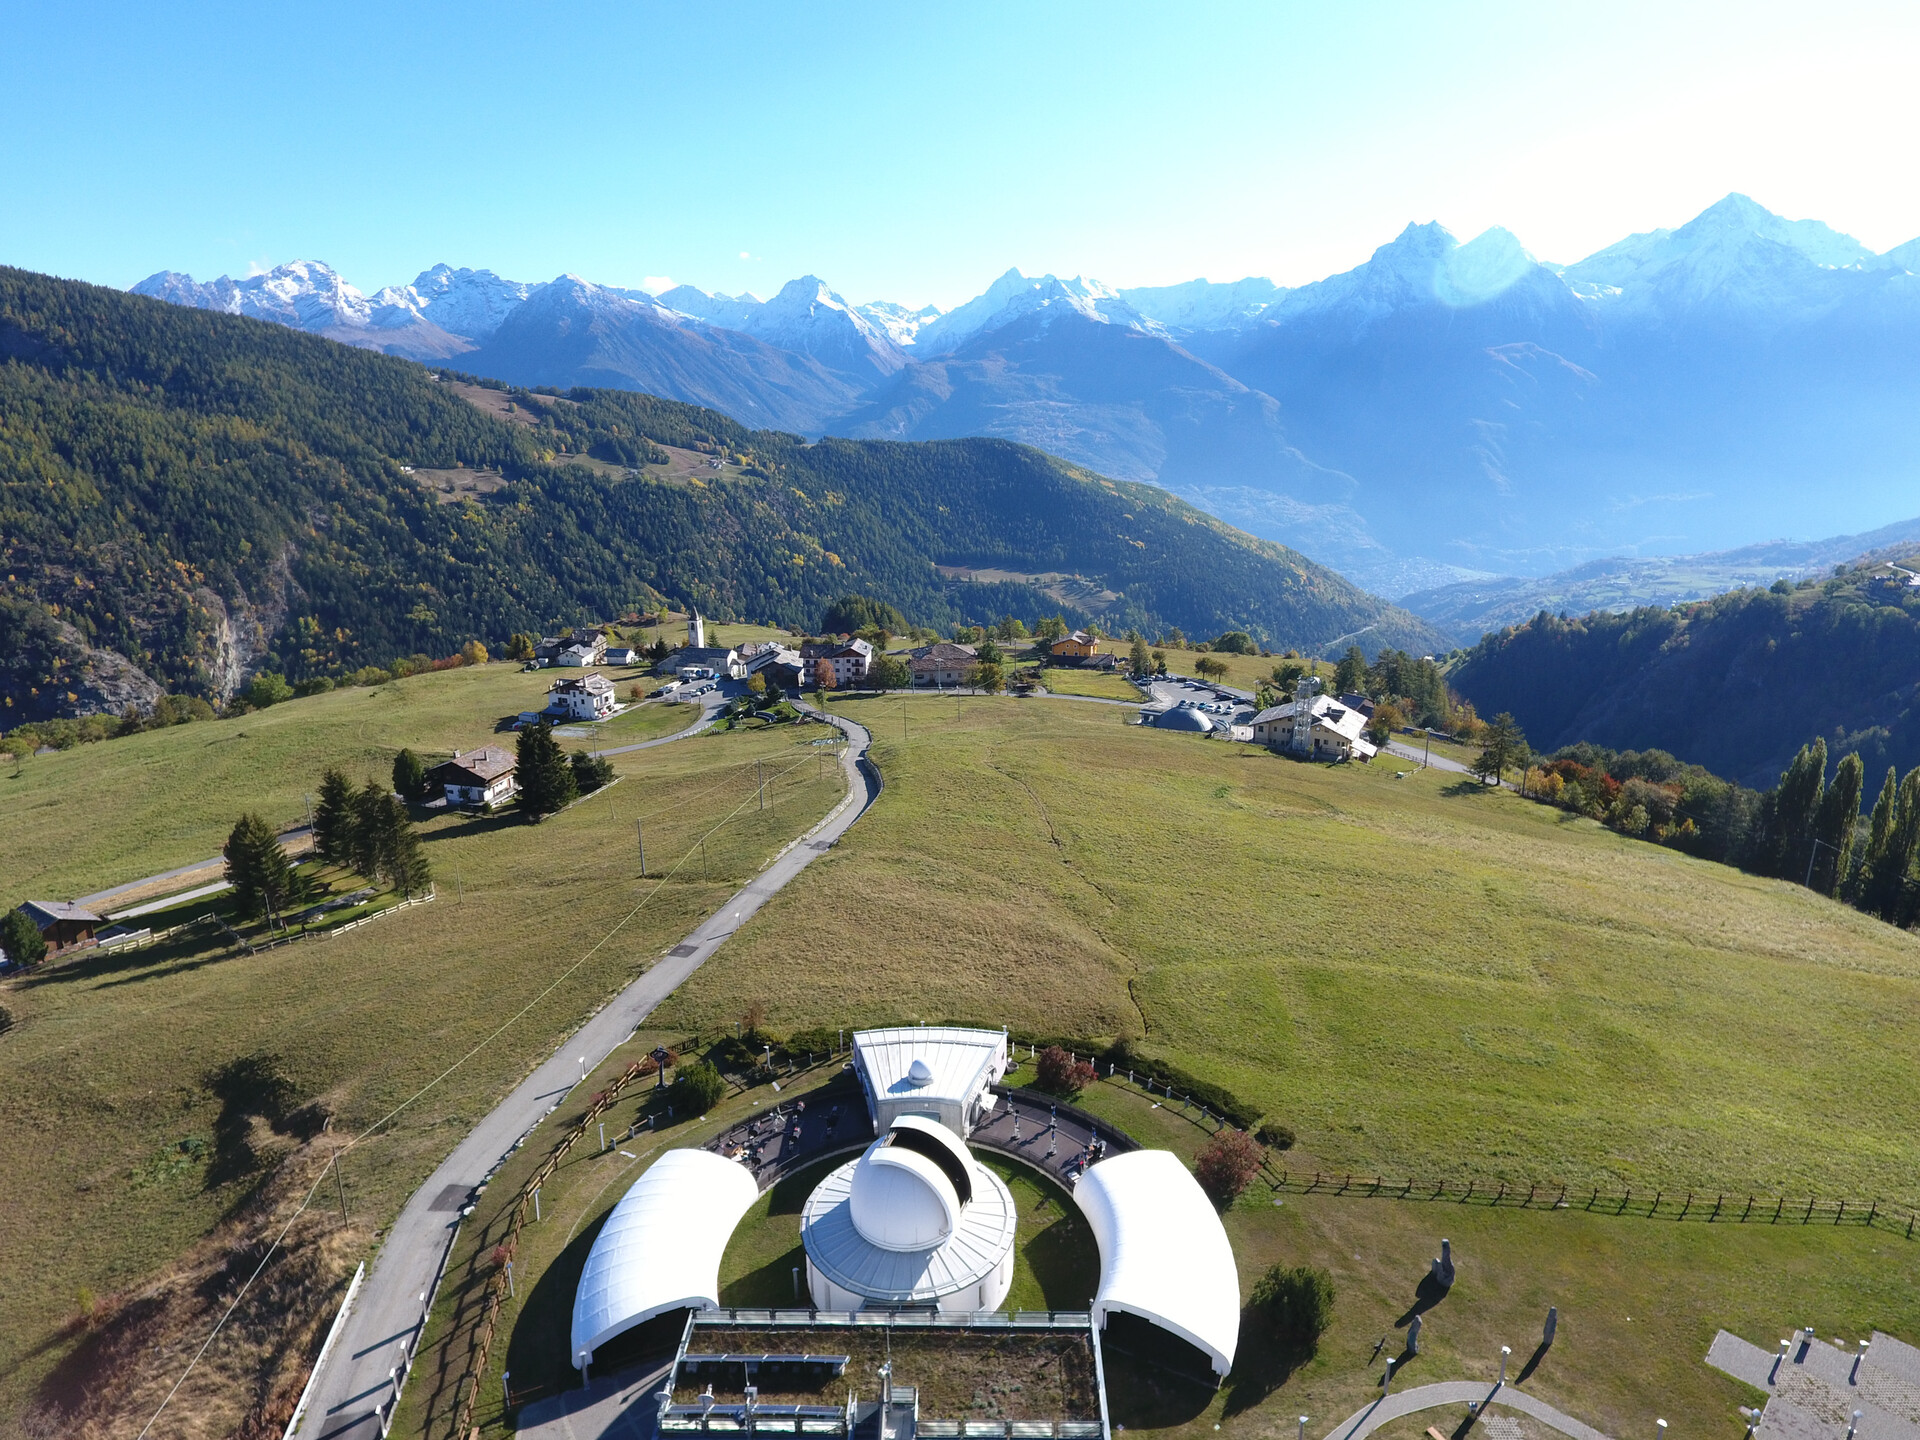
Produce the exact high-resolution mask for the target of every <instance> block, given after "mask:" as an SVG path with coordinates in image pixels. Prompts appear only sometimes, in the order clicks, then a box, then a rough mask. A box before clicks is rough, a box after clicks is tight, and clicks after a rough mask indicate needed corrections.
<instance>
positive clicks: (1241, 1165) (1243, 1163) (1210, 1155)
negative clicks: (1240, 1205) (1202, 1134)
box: [1193, 1125, 1264, 1210]
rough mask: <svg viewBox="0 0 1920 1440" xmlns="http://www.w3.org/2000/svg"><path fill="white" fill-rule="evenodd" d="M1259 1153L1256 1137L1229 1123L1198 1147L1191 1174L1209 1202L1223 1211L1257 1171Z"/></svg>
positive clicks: (1258, 1169) (1237, 1196)
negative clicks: (1199, 1148)
mask: <svg viewBox="0 0 1920 1440" xmlns="http://www.w3.org/2000/svg"><path fill="white" fill-rule="evenodd" d="M1263 1153H1264V1152H1263V1151H1262V1150H1261V1148H1260V1142H1259V1141H1258V1140H1255V1139H1254V1138H1253V1137H1252V1136H1251V1135H1249V1134H1247V1132H1246V1131H1244V1130H1235V1129H1234V1128H1233V1127H1232V1126H1231V1125H1229V1126H1227V1127H1226V1128H1225V1129H1223V1130H1221V1131H1220V1132H1219V1133H1217V1134H1216V1135H1215V1136H1214V1137H1213V1138H1212V1139H1211V1140H1209V1141H1208V1142H1207V1143H1206V1145H1205V1146H1203V1147H1202V1148H1201V1151H1200V1154H1199V1156H1198V1157H1197V1158H1196V1159H1195V1160H1194V1162H1193V1176H1194V1178H1195V1179H1196V1180H1198V1181H1199V1182H1200V1188H1201V1189H1202V1190H1204V1191H1206V1192H1207V1195H1208V1197H1209V1198H1211V1199H1212V1201H1213V1203H1214V1204H1215V1205H1218V1206H1219V1207H1220V1208H1221V1209H1222V1210H1224V1209H1226V1208H1227V1207H1228V1206H1229V1205H1231V1204H1233V1202H1234V1201H1235V1200H1238V1199H1239V1198H1240V1192H1241V1191H1243V1190H1245V1189H1246V1188H1247V1186H1248V1185H1249V1184H1251V1183H1252V1181H1253V1177H1254V1176H1255V1175H1257V1174H1259V1173H1260V1161H1261V1158H1262V1155H1263Z"/></svg>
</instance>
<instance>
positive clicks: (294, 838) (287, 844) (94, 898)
mask: <svg viewBox="0 0 1920 1440" xmlns="http://www.w3.org/2000/svg"><path fill="white" fill-rule="evenodd" d="M306 838H307V827H306V826H304V825H296V826H294V827H293V829H291V830H285V831H282V832H281V834H280V848H281V849H283V850H285V851H287V852H288V853H289V854H291V853H293V852H294V851H296V850H297V849H298V848H299V844H300V842H301V841H302V840H305V839H306ZM226 863H227V862H226V861H225V860H224V859H223V858H221V857H220V856H218V855H214V856H211V857H209V858H208V859H205V860H196V861H194V862H193V864H191V865H182V866H181V867H180V868H179V869H177V870H162V871H161V872H160V873H159V874H158V875H149V876H147V877H146V878H145V879H143V880H129V881H127V883H126V884H124V885H115V886H114V887H113V888H112V889H109V890H96V891H94V892H93V894H91V895H82V896H80V897H79V898H78V899H76V900H75V901H74V902H73V903H74V904H76V905H81V906H84V907H85V908H87V909H89V910H92V911H95V912H97V913H99V914H102V915H104V914H105V913H106V907H107V906H109V905H111V904H112V903H113V902H114V901H115V900H116V899H118V898H119V897H120V896H122V895H130V894H132V893H133V892H134V891H136V890H144V889H147V888H148V887H149V886H155V885H159V884H161V883H163V882H165V881H168V880H185V879H187V878H188V877H190V876H194V875H199V874H201V873H202V872H206V871H212V872H215V873H218V872H219V871H221V870H224V869H225V868H226ZM142 898H145V897H142Z"/></svg>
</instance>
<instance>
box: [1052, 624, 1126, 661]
mask: <svg viewBox="0 0 1920 1440" xmlns="http://www.w3.org/2000/svg"><path fill="white" fill-rule="evenodd" d="M1047 655H1048V656H1049V658H1050V659H1051V661H1052V663H1053V664H1055V665H1074V666H1098V667H1101V668H1104V669H1108V670H1111V669H1112V668H1113V667H1114V665H1115V664H1116V663H1118V659H1117V657H1116V656H1112V655H1103V654H1101V653H1100V642H1099V640H1097V639H1096V638H1094V637H1093V636H1092V635H1089V634H1088V633H1087V632H1086V631H1084V630H1076V631H1074V632H1073V633H1072V634H1071V635H1062V636H1061V637H1060V638H1059V639H1058V640H1055V641H1054V642H1053V643H1052V644H1050V645H1048V646H1047Z"/></svg>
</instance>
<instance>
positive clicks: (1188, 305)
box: [1119, 275, 1287, 331]
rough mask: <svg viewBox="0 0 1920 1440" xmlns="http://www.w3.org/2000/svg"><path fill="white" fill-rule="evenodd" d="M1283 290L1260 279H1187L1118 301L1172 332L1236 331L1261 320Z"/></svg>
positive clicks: (1138, 289) (1140, 289)
mask: <svg viewBox="0 0 1920 1440" xmlns="http://www.w3.org/2000/svg"><path fill="white" fill-rule="evenodd" d="M1286 293H1287V291H1286V287H1285V286H1282V285H1276V284H1274V283H1273V281H1271V280H1268V279H1265V278H1263V277H1260V276H1253V275H1250V276H1248V277H1247V278H1246V279H1244V280H1235V281H1233V282H1232V283H1230V284H1220V285H1216V284H1214V283H1213V282H1212V281H1211V280H1188V281H1186V282H1185V283H1184V284H1180V285H1137V286H1134V287H1133V288H1131V289H1127V290H1122V291H1120V292H1119V294H1120V298H1121V299H1122V300H1125V301H1126V302H1127V303H1128V304H1129V305H1131V306H1133V308H1134V309H1135V310H1137V311H1139V312H1140V313H1141V314H1142V315H1144V316H1146V318H1147V319H1149V320H1157V321H1158V322H1159V323H1160V324H1162V325H1164V326H1166V327H1167V329H1169V330H1172V331H1186V330H1239V329H1241V328H1243V327H1245V326H1247V325H1249V324H1251V323H1252V322H1253V321H1255V320H1257V319H1259V318H1260V316H1261V315H1262V314H1264V313H1265V312H1266V311H1267V309H1268V308H1269V307H1271V306H1272V305H1273V304H1274V303H1275V302H1276V301H1278V300H1279V299H1280V297H1281V296H1283V295H1285V294H1286Z"/></svg>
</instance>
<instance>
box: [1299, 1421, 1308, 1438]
mask: <svg viewBox="0 0 1920 1440" xmlns="http://www.w3.org/2000/svg"><path fill="white" fill-rule="evenodd" d="M1300 1440H1307V1417H1306V1416H1304V1415H1302V1416H1301V1417H1300Z"/></svg>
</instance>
